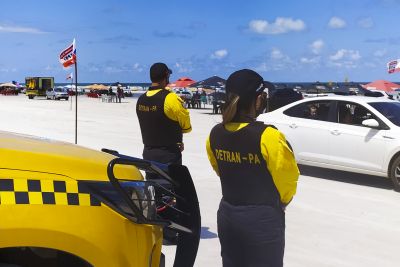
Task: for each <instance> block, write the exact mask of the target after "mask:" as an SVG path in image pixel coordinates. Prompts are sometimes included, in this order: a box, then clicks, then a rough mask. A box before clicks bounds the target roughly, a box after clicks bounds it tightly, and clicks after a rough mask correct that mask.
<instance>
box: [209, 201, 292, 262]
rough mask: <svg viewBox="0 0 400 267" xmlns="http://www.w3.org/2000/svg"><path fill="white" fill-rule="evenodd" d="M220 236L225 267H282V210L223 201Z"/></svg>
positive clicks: (283, 226) (283, 216)
mask: <svg viewBox="0 0 400 267" xmlns="http://www.w3.org/2000/svg"><path fill="white" fill-rule="evenodd" d="M217 220H218V236H219V240H220V243H221V256H222V262H223V266H224V267H261V266H262V267H282V266H283V254H284V249H285V213H284V211H283V210H282V209H280V208H278V207H271V206H266V205H265V206H264V205H254V206H233V205H231V204H229V203H227V202H226V201H224V200H221V203H220V205H219V209H218V218H217Z"/></svg>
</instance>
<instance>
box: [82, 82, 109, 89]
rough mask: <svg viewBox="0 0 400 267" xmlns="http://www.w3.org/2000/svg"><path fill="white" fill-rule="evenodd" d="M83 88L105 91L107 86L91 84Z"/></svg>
mask: <svg viewBox="0 0 400 267" xmlns="http://www.w3.org/2000/svg"><path fill="white" fill-rule="evenodd" d="M85 88H87V89H90V90H107V89H108V86H106V85H104V84H97V83H95V84H91V85H88V86H86V87H85Z"/></svg>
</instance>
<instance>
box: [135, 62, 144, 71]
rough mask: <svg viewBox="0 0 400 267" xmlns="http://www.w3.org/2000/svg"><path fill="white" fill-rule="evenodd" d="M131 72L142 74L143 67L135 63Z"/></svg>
mask: <svg viewBox="0 0 400 267" xmlns="http://www.w3.org/2000/svg"><path fill="white" fill-rule="evenodd" d="M133 70H135V71H137V72H142V71H143V67H142V66H141V65H140V64H139V63H135V64H133Z"/></svg>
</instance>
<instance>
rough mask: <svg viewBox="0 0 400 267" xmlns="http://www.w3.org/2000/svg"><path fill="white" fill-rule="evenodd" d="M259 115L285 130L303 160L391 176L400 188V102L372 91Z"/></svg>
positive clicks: (302, 102) (313, 100)
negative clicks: (362, 94)
mask: <svg viewBox="0 0 400 267" xmlns="http://www.w3.org/2000/svg"><path fill="white" fill-rule="evenodd" d="M258 120H260V121H263V122H264V123H266V124H272V125H275V126H276V127H277V128H278V129H279V130H280V131H282V132H283V133H284V134H285V136H286V138H287V140H288V142H289V143H290V144H291V146H292V147H293V151H294V154H295V156H296V160H297V161H298V163H299V164H304V165H311V166H317V167H322V168H332V169H338V170H344V171H350V172H356V173H363V174H370V175H378V176H385V177H389V178H390V179H391V180H392V182H393V185H394V188H395V190H397V191H400V138H399V136H400V102H398V101H394V100H390V99H387V98H383V97H366V96H339V95H337V96H326V97H318V98H306V99H304V100H300V101H297V102H294V103H292V104H289V105H287V106H284V107H282V108H280V109H277V110H275V111H272V112H269V113H265V114H261V115H260V116H259V117H258Z"/></svg>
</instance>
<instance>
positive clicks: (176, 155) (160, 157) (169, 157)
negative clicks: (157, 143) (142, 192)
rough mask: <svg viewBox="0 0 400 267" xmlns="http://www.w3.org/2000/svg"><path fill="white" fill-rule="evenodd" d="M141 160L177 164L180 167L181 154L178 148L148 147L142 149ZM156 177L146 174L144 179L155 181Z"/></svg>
mask: <svg viewBox="0 0 400 267" xmlns="http://www.w3.org/2000/svg"><path fill="white" fill-rule="evenodd" d="M143 159H145V160H151V161H156V162H159V163H165V164H178V165H182V153H181V151H180V150H179V148H178V146H176V147H175V146H171V147H149V146H145V147H144V149H143ZM156 178H157V176H156V175H153V174H150V173H148V174H146V179H156Z"/></svg>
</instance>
